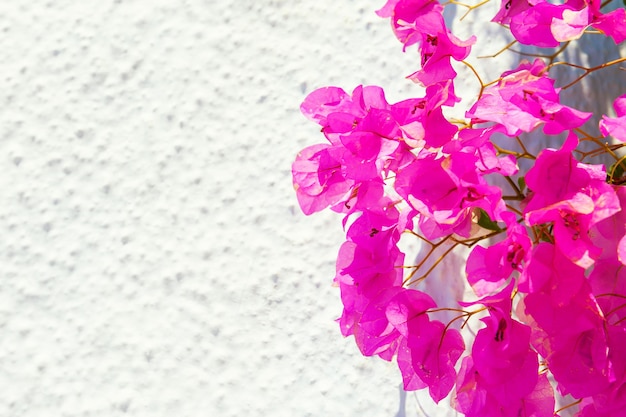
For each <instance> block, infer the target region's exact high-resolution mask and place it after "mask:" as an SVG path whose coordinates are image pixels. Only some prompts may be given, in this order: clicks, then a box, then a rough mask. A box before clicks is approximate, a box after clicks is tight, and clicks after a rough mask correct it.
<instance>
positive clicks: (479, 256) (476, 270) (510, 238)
mask: <svg viewBox="0 0 626 417" xmlns="http://www.w3.org/2000/svg"><path fill="white" fill-rule="evenodd" d="M502 218H503V220H504V221H505V223H506V225H507V231H506V233H507V237H506V239H504V240H503V241H501V242H498V243H495V244H493V245H491V246H490V247H488V248H484V247H482V246H475V247H474V249H472V252H470V254H469V256H468V258H467V262H466V263H465V272H466V274H467V282H468V283H469V284H470V286H471V287H472V289H473V290H474V293H475V294H476V295H478V296H479V297H482V296H484V295H487V294H491V293H493V292H494V291H496V290H498V289H500V288H502V286H503V285H504V284H505V283H506V281H507V280H508V278H509V277H510V276H511V274H512V273H513V272H514V271H517V272H522V271H523V270H524V266H525V265H526V264H527V263H528V261H529V259H530V251H531V247H532V242H531V240H530V238H529V237H528V233H527V232H526V229H525V228H524V227H523V226H522V225H520V224H518V223H517V221H516V219H515V215H514V214H513V213H509V212H505V213H502Z"/></svg>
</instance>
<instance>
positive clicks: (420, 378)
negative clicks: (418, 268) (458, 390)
mask: <svg viewBox="0 0 626 417" xmlns="http://www.w3.org/2000/svg"><path fill="white" fill-rule="evenodd" d="M435 306H436V304H435V302H434V301H433V299H432V298H431V297H430V296H428V295H427V294H425V293H423V292H421V291H417V290H411V289H407V290H405V291H402V292H400V293H398V294H397V295H396V296H395V297H394V299H393V300H391V302H390V303H389V304H388V307H387V318H388V320H389V322H390V323H391V324H392V325H393V326H394V327H395V329H397V330H398V331H399V332H400V333H401V334H402V336H403V337H404V339H405V340H406V342H401V345H400V350H399V351H398V366H399V368H400V371H401V373H402V375H403V380H404V381H405V389H410V388H412V387H419V388H422V387H424V386H428V388H429V392H430V395H431V397H432V398H433V400H434V401H436V402H439V401H441V400H442V399H443V398H445V397H446V396H447V395H448V393H449V392H450V390H451V389H452V387H453V386H454V381H455V379H456V372H455V370H454V366H455V364H456V362H457V361H458V359H459V358H460V357H461V354H462V353H463V351H464V350H465V344H464V343H463V338H462V337H461V334H460V333H459V332H458V331H457V330H456V329H446V326H445V325H444V324H443V323H441V322H440V321H436V320H433V321H431V320H430V319H429V317H428V315H427V314H425V312H426V311H427V310H428V309H431V308H434V307H435ZM420 382H421V383H420Z"/></svg>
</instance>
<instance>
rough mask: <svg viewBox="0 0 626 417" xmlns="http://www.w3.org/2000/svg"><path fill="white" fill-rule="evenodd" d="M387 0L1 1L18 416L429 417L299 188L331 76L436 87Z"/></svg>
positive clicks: (2, 265)
mask: <svg viewBox="0 0 626 417" xmlns="http://www.w3.org/2000/svg"><path fill="white" fill-rule="evenodd" d="M382 3H384V2H382V1H376V2H369V1H357V0H342V1H331V0H315V1H305V0H300V1H298V0H291V1H286V0H284V1H283V0H273V1H271V0H263V1H252V0H239V1H230V0H205V1H202V0H186V1H181V0H177V1H174V0H150V1H148V0H116V1H113V0H102V1H78V0H55V1H42V0H30V1H25V0H14V1H3V2H1V3H0V32H1V34H2V36H0V50H1V51H2V61H1V63H0V102H1V103H2V106H0V172H1V173H2V174H1V175H0V278H1V279H0V329H1V335H2V337H0V416H16V417H22V416H24V417H26V416H27V417H36V416H37V417H38V416H42V417H43V416H46V417H49V416H68V417H70V416H71V417H74V416H102V417H104V416H106V417H115V416H155V417H161V416H162V417H165V416H168V417H172V416H176V417H179V416H211V417H218V416H219V417H234V416H241V415H250V416H272V417H273V416H277V417H281V416H361V417H369V416H372V417H382V416H389V417H396V416H397V417H401V416H409V415H411V416H413V415H423V414H420V413H421V411H419V405H418V400H417V397H416V396H414V395H413V394H408V395H407V394H404V393H403V392H402V390H401V389H400V382H401V380H400V376H399V373H398V371H397V370H396V367H395V365H394V364H388V363H385V362H383V361H380V360H377V359H367V358H363V357H361V356H360V354H359V353H358V351H357V349H356V347H355V346H354V343H353V341H352V340H350V339H347V340H344V339H342V337H341V336H340V334H339V331H338V329H337V326H336V324H335V323H334V321H333V320H334V319H335V318H336V317H337V316H338V315H339V314H340V303H339V297H338V291H337V290H336V289H335V288H332V287H331V281H332V277H333V276H334V258H335V255H336V251H337V248H338V247H339V244H340V243H341V241H342V236H343V235H342V231H341V227H340V219H339V218H338V217H337V216H334V215H332V214H330V213H322V214H319V215H316V216H313V217H310V218H306V217H305V216H304V215H302V214H301V213H300V212H299V209H298V207H297V203H296V199H295V196H294V193H293V189H292V185H291V174H290V165H291V162H292V160H293V158H294V157H295V155H296V153H297V152H298V151H299V150H300V149H301V148H303V147H305V146H307V145H310V144H313V143H318V142H322V141H323V138H322V136H321V134H320V133H319V129H318V128H317V127H316V126H314V125H313V124H311V123H309V122H308V121H306V120H305V119H304V118H303V117H302V116H301V115H300V113H299V110H298V107H299V104H300V102H301V101H302V99H303V98H304V97H305V95H306V94H308V93H309V92H311V91H312V90H313V89H314V88H317V87H321V86H324V85H338V86H342V87H344V88H345V89H346V90H351V89H352V88H353V87H355V86H356V85H358V84H362V83H363V84H378V85H382V86H384V87H385V89H386V90H387V91H388V95H389V97H388V98H389V100H390V101H399V100H400V99H403V98H408V97H410V96H411V95H418V94H420V93H421V92H420V90H419V89H418V88H417V87H416V86H414V85H413V84H411V83H410V82H408V81H406V80H405V79H404V78H403V77H404V76H406V75H408V74H410V73H411V72H412V71H414V70H415V69H416V66H415V65H416V63H415V62H414V59H415V58H414V57H413V56H407V55H402V54H401V46H400V44H399V43H397V41H396V40H395V39H394V38H393V35H392V34H391V32H390V30H389V27H388V22H387V21H385V20H382V19H379V18H378V17H376V16H375V15H374V13H373V11H374V10H375V9H376V8H378V7H380V6H381V5H382ZM489 7H491V6H489ZM493 10H494V9H493V8H491V9H490V10H489V11H488V12H487V14H489V13H491V14H493ZM448 17H449V18H450V19H452V18H454V16H448ZM465 22H467V26H465V27H464V28H465V29H461V30H467V31H469V32H468V33H470V32H471V31H472V30H474V31H475V30H478V31H479V33H478V34H479V35H481V34H483V35H485V36H489V37H493V42H492V45H499V43H498V42H500V43H502V44H504V43H506V41H507V40H506V39H504V38H503V39H500V38H498V36H499V35H497V34H496V32H493V34H492V33H491V32H490V31H491V30H492V29H490V28H487V25H485V24H484V23H481V24H474V23H472V19H471V18H469V19H467V20H466V21H465ZM459 36H460V37H463V36H464V35H463V32H460V34H459ZM490 47H491V45H490ZM512 59H513V58H511V57H509V58H506V59H504V58H503V61H502V63H503V64H504V65H506V64H507V60H509V61H510V60H512ZM490 70H494V71H495V69H494V68H493V67H490ZM466 75H467V76H466V77H465V78H464V80H466V82H467V85H465V84H464V82H465V81H461V82H460V84H459V87H458V89H459V91H461V92H463V91H465V90H463V89H464V88H467V89H468V90H467V91H470V90H471V89H472V88H475V87H476V86H475V81H474V80H473V79H472V77H471V74H469V72H468V73H467V74H466ZM494 75H495V76H497V73H496V74H494ZM609 79H610V78H609ZM605 87H606V86H605ZM609 87H610V83H609ZM593 91H595V90H593ZM604 91H607V90H606V89H605V90H604ZM590 94H591V93H590ZM606 101H607V102H609V100H608V99H607V100H606ZM431 409H432V408H431ZM443 409H445V406H444V408H442V409H441V410H443ZM438 415H445V413H443V412H440V414H438Z"/></svg>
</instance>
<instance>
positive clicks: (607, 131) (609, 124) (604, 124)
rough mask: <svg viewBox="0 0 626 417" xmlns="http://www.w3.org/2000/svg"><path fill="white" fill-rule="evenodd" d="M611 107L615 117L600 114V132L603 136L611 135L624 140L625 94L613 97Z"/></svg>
mask: <svg viewBox="0 0 626 417" xmlns="http://www.w3.org/2000/svg"><path fill="white" fill-rule="evenodd" d="M613 108H614V109H615V113H616V114H617V117H608V116H606V115H603V116H602V120H600V132H602V134H603V135H604V136H609V135H611V136H613V137H614V138H615V139H617V140H619V141H621V142H626V94H625V95H623V96H620V97H618V98H616V99H615V101H614V102H613Z"/></svg>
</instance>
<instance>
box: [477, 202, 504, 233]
mask: <svg viewBox="0 0 626 417" xmlns="http://www.w3.org/2000/svg"><path fill="white" fill-rule="evenodd" d="M478 225H479V226H481V227H483V228H485V229H487V230H493V231H494V232H499V231H501V230H502V229H501V228H500V226H498V223H496V222H494V221H493V220H491V218H490V217H489V215H488V214H487V212H486V211H485V210H483V209H481V208H479V209H478Z"/></svg>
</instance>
